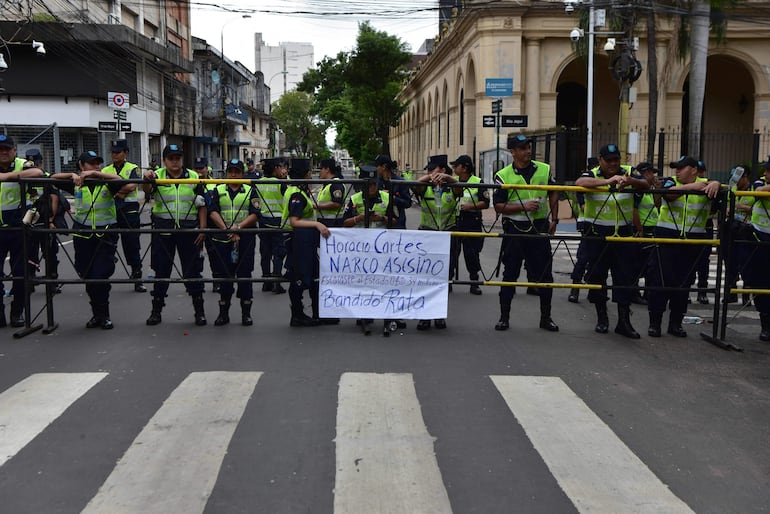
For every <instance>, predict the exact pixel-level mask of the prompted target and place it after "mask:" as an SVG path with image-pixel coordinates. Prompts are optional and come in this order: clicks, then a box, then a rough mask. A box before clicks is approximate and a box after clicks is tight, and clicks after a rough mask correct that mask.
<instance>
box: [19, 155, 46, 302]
mask: <svg viewBox="0 0 770 514" xmlns="http://www.w3.org/2000/svg"><path fill="white" fill-rule="evenodd" d="M25 158H26V162H25V163H24V169H28V168H39V169H41V170H42V169H43V166H42V164H43V156H42V154H41V153H40V150H38V149H37V148H30V149H28V150H27V152H26V154H25ZM43 174H44V175H47V173H46V172H45V170H44V171H43ZM49 190H50V187H49V186H45V187H34V186H33V187H28V188H27V193H28V195H29V200H30V201H28V202H27V203H28V204H30V205H31V207H32V208H34V209H36V210H37V212H38V222H37V223H33V224H32V226H34V227H35V228H41V227H43V228H48V227H47V225H46V223H45V221H46V219H47V218H46V216H47V214H48V209H46V207H47V204H48V203H49V196H48V195H47V192H48V191H49ZM30 236H31V237H30V240H29V242H28V243H27V269H28V272H29V276H30V277H31V278H34V277H35V274H36V273H37V271H38V270H39V269H40V250H41V249H42V250H43V252H44V254H45V253H46V252H47V250H46V249H45V247H46V244H47V242H48V234H43V233H40V232H38V231H36V230H33V231H32V233H31V234H30ZM32 288H33V290H34V285H33V286H32Z"/></svg>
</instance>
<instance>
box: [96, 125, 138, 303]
mask: <svg viewBox="0 0 770 514" xmlns="http://www.w3.org/2000/svg"><path fill="white" fill-rule="evenodd" d="M110 152H111V154H112V164H110V165H109V166H105V167H104V168H102V173H112V174H114V175H118V176H119V177H120V178H122V179H125V180H129V179H139V178H142V176H141V170H140V169H139V167H138V166H137V165H136V164H134V163H132V162H128V161H127V160H126V159H127V158H128V141H127V140H125V139H116V140H114V141H112V143H111V145H110ZM137 186H138V184H124V185H123V187H122V188H121V189H120V191H118V193H117V195H115V204H116V206H117V209H118V224H117V226H118V228H122V229H130V230H129V231H127V232H122V233H121V234H120V242H121V244H122V246H123V255H124V256H125V258H126V264H128V265H129V267H130V268H131V278H132V279H136V280H137V282H134V291H136V292H137V293H146V292H147V288H146V287H144V284H142V283H141V282H139V281H138V280H139V279H141V278H142V255H141V243H140V241H139V236H140V234H139V232H138V229H139V227H140V221H139V188H138V187H137Z"/></svg>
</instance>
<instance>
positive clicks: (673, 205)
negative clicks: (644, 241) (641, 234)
mask: <svg viewBox="0 0 770 514" xmlns="http://www.w3.org/2000/svg"><path fill="white" fill-rule="evenodd" d="M669 166H670V167H671V168H673V169H674V170H675V176H674V177H668V178H666V179H665V180H664V181H663V185H662V189H666V190H667V191H668V192H666V193H664V194H663V195H662V196H663V201H662V203H661V206H660V214H659V216H658V223H657V225H656V226H655V237H660V238H676V239H706V238H707V237H708V236H707V232H706V225H707V224H708V223H710V222H711V216H710V210H711V200H712V199H713V198H715V197H716V195H717V194H718V193H719V189H720V185H719V182H718V181H716V180H711V181H709V180H708V179H706V178H699V177H698V161H697V160H696V159H695V158H693V157H688V156H683V157H680V158H679V160H677V161H675V162H672V163H670V164H669ZM698 191H702V192H703V193H705V194H688V193H692V192H698ZM710 251H711V247H710V246H707V245H694V244H661V245H659V247H658V248H657V250H656V251H655V252H654V254H653V260H652V262H651V263H650V266H651V268H650V271H649V272H648V273H647V281H648V282H649V285H650V286H654V287H660V286H663V287H676V288H681V289H684V290H677V291H660V290H658V291H656V290H655V289H650V290H648V292H647V297H648V303H647V309H648V310H649V314H650V328H649V329H648V331H647V333H648V335H649V336H650V337H660V336H661V321H662V320H663V313H664V312H665V310H666V304H668V308H669V310H670V314H669V321H668V333H669V334H671V335H673V336H675V337H686V336H687V332H685V330H684V329H683V328H682V319H683V318H684V315H685V313H686V312H687V299H688V297H689V293H688V291H687V290H686V289H688V288H689V287H690V286H691V285H692V283H693V281H694V279H695V271H694V266H695V264H697V262H698V259H699V258H701V254H702V252H710Z"/></svg>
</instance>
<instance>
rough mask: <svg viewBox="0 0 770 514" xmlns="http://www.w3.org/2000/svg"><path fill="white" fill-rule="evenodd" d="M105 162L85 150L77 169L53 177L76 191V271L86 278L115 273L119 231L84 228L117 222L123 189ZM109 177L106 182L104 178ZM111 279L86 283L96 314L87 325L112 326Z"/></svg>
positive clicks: (74, 230)
mask: <svg viewBox="0 0 770 514" xmlns="http://www.w3.org/2000/svg"><path fill="white" fill-rule="evenodd" d="M102 163H104V159H102V158H101V157H100V156H99V155H98V154H97V153H96V152H94V151H89V152H84V153H83V154H81V155H80V158H79V159H78V168H79V169H80V174H77V173H57V174H54V175H53V177H52V178H55V179H64V180H70V181H72V182H71V184H67V185H62V186H61V187H62V189H64V190H65V191H67V192H69V193H72V194H74V196H75V209H74V214H73V224H72V228H73V234H72V244H73V246H74V249H75V271H77V272H78V275H79V276H80V277H81V278H84V279H101V280H105V281H106V280H107V279H109V278H110V277H111V276H112V274H113V273H115V251H116V249H117V244H118V238H117V233H116V232H81V233H79V232H78V230H81V231H84V230H85V231H91V230H106V229H109V228H110V227H113V226H115V225H116V224H117V221H118V220H117V207H116V205H115V195H116V194H118V192H119V191H120V190H121V185H120V184H110V183H109V181H113V180H117V179H118V178H120V177H119V176H118V175H116V174H115V173H104V172H103V171H101V165H102ZM87 179H99V181H100V182H99V183H89V182H85V181H86V180H87ZM105 181H106V182H105ZM111 287H112V286H111V285H110V283H109V282H104V283H87V284H86V293H87V294H88V298H89V299H90V301H91V311H92V314H93V316H92V317H91V319H90V320H88V323H86V328H97V327H98V328H101V329H103V330H110V329H112V328H113V324H112V320H111V319H110V289H111Z"/></svg>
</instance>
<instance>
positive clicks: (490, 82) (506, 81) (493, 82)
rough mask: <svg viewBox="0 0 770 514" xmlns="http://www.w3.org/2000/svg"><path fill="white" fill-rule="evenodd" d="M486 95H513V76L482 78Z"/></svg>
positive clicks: (495, 96) (496, 96)
mask: <svg viewBox="0 0 770 514" xmlns="http://www.w3.org/2000/svg"><path fill="white" fill-rule="evenodd" d="M484 82H485V86H486V93H485V94H486V95H487V96H491V97H494V98H501V97H504V96H513V78H496V79H490V78H488V79H484Z"/></svg>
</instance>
